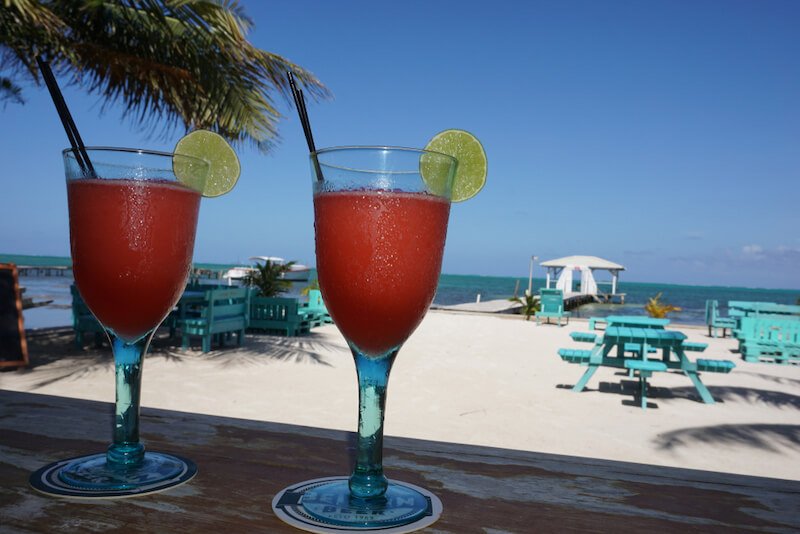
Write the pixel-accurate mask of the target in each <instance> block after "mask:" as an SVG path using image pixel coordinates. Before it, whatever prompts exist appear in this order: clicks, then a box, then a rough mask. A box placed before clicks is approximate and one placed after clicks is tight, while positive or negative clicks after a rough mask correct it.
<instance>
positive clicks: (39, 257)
mask: <svg viewBox="0 0 800 534" xmlns="http://www.w3.org/2000/svg"><path fill="white" fill-rule="evenodd" d="M20 260H26V261H28V263H22V262H21V261H20ZM0 263H14V264H17V265H25V266H31V267H65V266H66V267H71V266H72V258H71V257H70V256H62V255H50V254H10V253H2V252H0ZM193 265H194V266H195V267H197V268H201V269H202V268H204V269H228V268H231V267H234V266H237V265H242V262H231V263H219V262H208V261H195V262H193ZM312 269H313V270H314V271H316V267H312ZM442 276H447V277H453V278H459V277H463V278H480V279H486V280H488V279H494V280H507V279H514V280H520V281H527V280H528V274H525V275H499V274H465V273H447V272H442ZM533 280H534V281H538V282H540V283H539V284H538V285H539V287H540V288H541V287H542V285H543V284H542V283H541V282H543V281H545V280H546V278H544V277H540V276H534V277H533ZM618 284H619V285H618V289H619V286H625V285H626V284H637V285H643V286H645V285H651V286H658V287H664V288H670V287H675V288H677V287H698V288H704V289H718V290H745V291H746V290H755V291H782V292H793V291H796V292H800V287H794V288H792V287H756V286H746V285H722V284H704V283H696V282H695V283H680V282H661V281H651V280H647V281H644V280H632V279H629V278H626V277H625V275H624V274H623V275H621V276H620V280H619V283H618ZM526 288H527V286H526V287H524V288H522V287H521V289H522V290H524V289H526ZM618 292H621V291H618Z"/></svg>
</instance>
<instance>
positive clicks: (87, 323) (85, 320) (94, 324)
mask: <svg viewBox="0 0 800 534" xmlns="http://www.w3.org/2000/svg"><path fill="white" fill-rule="evenodd" d="M69 289H70V292H71V293H72V329H73V330H75V346H76V347H78V348H83V344H84V342H85V341H84V337H83V336H84V335H85V334H94V344H95V346H96V347H99V346H100V345H102V344H103V339H104V338H105V337H106V336H105V331H104V330H103V327H102V325H101V324H100V323H99V322H98V320H97V319H95V316H94V315H93V314H92V312H91V311H90V310H89V307H88V306H87V305H86V302H84V301H83V297H81V294H80V293H79V292H78V288H77V287H76V286H75V284H72V285H71V286H70V288H69Z"/></svg>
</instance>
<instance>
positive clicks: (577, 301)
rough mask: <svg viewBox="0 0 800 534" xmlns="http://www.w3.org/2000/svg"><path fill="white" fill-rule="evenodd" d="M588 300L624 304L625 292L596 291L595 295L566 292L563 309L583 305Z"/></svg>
mask: <svg viewBox="0 0 800 534" xmlns="http://www.w3.org/2000/svg"><path fill="white" fill-rule="evenodd" d="M590 302H598V303H601V304H615V303H619V304H625V293H613V294H612V293H597V294H595V295H586V294H583V293H567V294H566V295H564V309H565V310H574V309H575V308H577V307H578V306H583V305H584V304H588V303H590Z"/></svg>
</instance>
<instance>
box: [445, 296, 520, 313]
mask: <svg viewBox="0 0 800 534" xmlns="http://www.w3.org/2000/svg"><path fill="white" fill-rule="evenodd" d="M521 308H522V304H520V303H519V301H513V300H508V299H497V300H487V301H484V302H465V303H464V304H452V305H449V306H442V305H436V304H431V309H432V310H448V311H464V312H478V313H517V312H518V311H519V310H520V309H521Z"/></svg>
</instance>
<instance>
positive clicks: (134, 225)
mask: <svg viewBox="0 0 800 534" xmlns="http://www.w3.org/2000/svg"><path fill="white" fill-rule="evenodd" d="M86 150H87V154H88V156H89V160H90V162H91V163H92V166H93V168H94V175H88V173H86V172H84V171H83V170H82V166H81V165H80V164H79V161H78V160H77V159H76V153H75V151H74V150H70V149H68V150H65V151H64V152H63V157H64V167H65V172H66V178H67V198H68V203H69V226H70V245H71V251H72V262H73V266H72V268H73V274H74V277H75V283H76V285H77V287H78V290H79V292H80V294H81V296H82V297H83V300H84V301H85V302H86V304H87V306H88V307H89V309H90V310H91V311H92V313H93V314H94V315H95V317H96V318H97V320H98V321H99V322H100V323H101V324H102V325H103V327H104V329H105V331H106V333H107V335H108V338H109V341H110V342H111V346H112V351H113V354H114V365H115V374H116V411H115V416H114V430H113V443H112V444H111V445H110V446H109V447H108V449H107V451H106V452H104V453H99V454H92V455H89V456H82V457H79V458H74V459H71V460H68V461H61V462H56V463H54V464H51V465H50V466H46V467H44V468H42V469H40V470H39V471H37V472H36V473H34V474H33V475H32V477H31V483H32V484H33V486H34V487H35V488H37V489H40V490H43V491H46V492H48V493H55V494H61V495H67V496H70V495H74V496H81V497H93V496H96V497H108V496H125V495H135V494H141V493H146V492H151V491H157V490H160V489H164V488H166V487H170V486H173V485H176V484H179V483H181V482H184V481H186V480H188V479H189V478H191V477H192V476H193V475H194V474H195V473H196V471H197V468H196V466H195V465H194V464H193V463H192V462H191V461H189V460H186V459H183V458H180V457H178V456H174V455H170V454H165V453H160V452H150V451H147V452H145V447H144V445H143V444H142V443H141V441H140V439H139V404H140V403H139V401H140V392H141V383H142V365H143V363H144V355H145V353H146V352H147V349H148V347H149V344H150V341H151V339H152V338H153V334H154V332H155V330H156V329H157V328H158V326H159V325H160V324H161V322H162V321H163V320H164V318H165V317H166V316H167V315H168V314H169V312H170V311H171V310H172V309H173V307H174V306H175V304H176V303H177V302H178V300H179V299H180V297H181V294H182V293H183V290H184V288H185V285H186V280H187V278H188V276H189V272H190V269H191V263H192V251H193V248H194V238H195V228H196V226H197V215H198V211H199V207H200V198H201V193H200V191H198V190H196V189H193V188H192V187H188V186H186V185H184V184H183V183H181V182H179V181H178V180H177V179H176V177H175V174H174V171H173V167H178V166H180V167H182V171H183V175H190V176H191V177H192V181H193V187H202V185H203V184H204V183H205V178H206V175H207V173H208V164H207V163H206V162H205V161H203V160H200V159H197V158H192V157H188V156H180V155H174V154H170V153H163V152H150V151H144V150H135V149H125V148H87V149H86Z"/></svg>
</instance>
